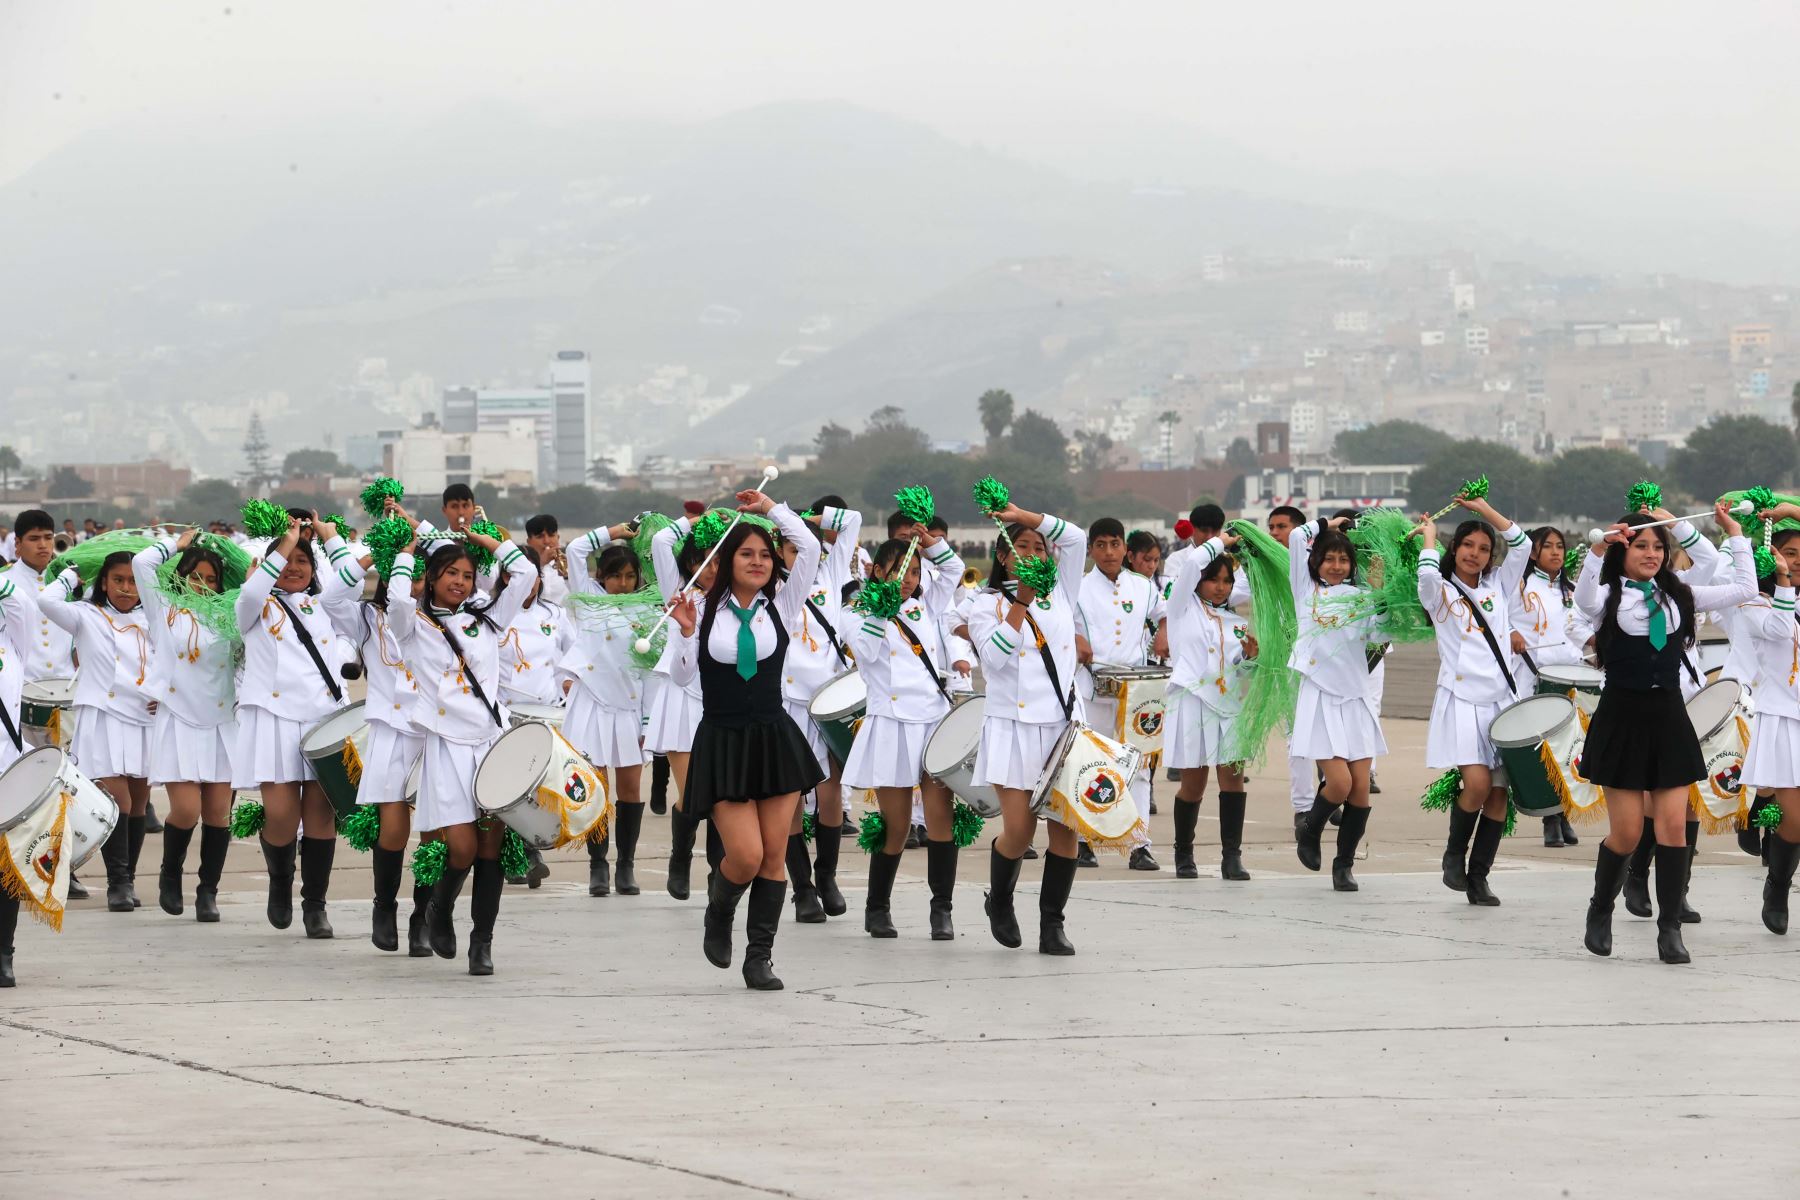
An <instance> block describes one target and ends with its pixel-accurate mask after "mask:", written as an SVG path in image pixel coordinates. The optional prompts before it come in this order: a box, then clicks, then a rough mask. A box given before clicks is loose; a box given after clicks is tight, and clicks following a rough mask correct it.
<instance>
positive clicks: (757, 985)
mask: <svg viewBox="0 0 1800 1200" xmlns="http://www.w3.org/2000/svg"><path fill="white" fill-rule="evenodd" d="M786 903H787V880H785V879H764V878H763V877H762V876H760V875H758V876H757V877H756V878H755V879H752V880H751V881H750V903H749V904H748V905H746V906H745V910H744V935H745V936H744V986H745V987H747V988H750V989H752V990H754V991H758V992H779V991H780V990H781V980H780V979H778V978H776V976H775V931H776V929H778V928H780V926H781V910H782V908H783V907H784V906H785V905H786Z"/></svg>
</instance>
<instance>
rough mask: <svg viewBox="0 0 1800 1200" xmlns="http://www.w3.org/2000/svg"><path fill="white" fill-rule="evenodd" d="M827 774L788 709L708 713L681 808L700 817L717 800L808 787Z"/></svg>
mask: <svg viewBox="0 0 1800 1200" xmlns="http://www.w3.org/2000/svg"><path fill="white" fill-rule="evenodd" d="M824 779H825V775H824V773H823V772H821V771H820V770H819V760H818V758H817V757H816V756H815V755H814V754H813V751H812V747H811V746H809V745H807V744H806V735H805V734H804V733H801V732H800V727H799V726H798V725H796V724H794V718H792V717H790V716H788V715H787V712H786V711H785V710H784V709H781V708H777V709H776V710H775V711H774V713H772V714H771V715H770V716H769V717H767V718H764V719H758V720H752V721H731V722H722V721H718V720H715V719H713V718H711V717H706V716H702V717H701V718H700V727H699V728H698V729H696V730H695V731H694V749H693V752H692V754H691V755H690V756H689V758H688V775H687V787H686V788H685V789H684V790H683V792H682V800H681V807H682V811H683V812H685V813H687V814H688V816H689V817H691V818H693V819H696V820H699V819H702V818H704V817H706V815H707V814H708V813H709V812H711V810H712V806H713V805H715V804H723V803H727V802H730V801H742V800H765V799H767V798H768V797H770V796H785V795H788V794H789V793H792V792H807V791H811V790H812V789H813V788H814V787H816V786H817V785H818V784H819V783H821V782H823V780H824Z"/></svg>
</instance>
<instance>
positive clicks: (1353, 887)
mask: <svg viewBox="0 0 1800 1200" xmlns="http://www.w3.org/2000/svg"><path fill="white" fill-rule="evenodd" d="M1369 812H1370V810H1369V809H1367V808H1357V807H1356V806H1355V805H1353V804H1346V805H1344V819H1343V820H1342V821H1340V822H1338V835H1337V857H1336V858H1334V859H1332V860H1331V886H1332V888H1333V889H1335V890H1336V891H1340V892H1355V891H1360V890H1361V889H1360V888H1359V887H1358V886H1357V883H1356V876H1355V875H1353V874H1351V868H1353V867H1355V866H1356V848H1357V846H1359V845H1360V844H1361V843H1362V839H1363V832H1364V831H1365V830H1366V829H1368V827H1369Z"/></svg>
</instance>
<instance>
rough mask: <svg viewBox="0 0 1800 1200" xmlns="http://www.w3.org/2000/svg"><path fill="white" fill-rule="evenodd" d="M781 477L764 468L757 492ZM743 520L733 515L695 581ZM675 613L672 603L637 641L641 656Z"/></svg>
mask: <svg viewBox="0 0 1800 1200" xmlns="http://www.w3.org/2000/svg"><path fill="white" fill-rule="evenodd" d="M780 475H781V472H780V471H777V470H776V469H775V468H774V467H764V468H763V473H762V482H761V483H759V484H757V485H756V490H757V491H759V492H761V491H765V490H767V488H768V486H769V484H771V483H772V482H774V481H775V479H776V478H778V477H779V476H780ZM743 519H744V514H743V513H741V512H740V513H735V514H733V515H732V518H731V524H729V525H727V526H726V527H725V532H724V533H722V534H720V535H719V540H718V541H716V542H714V543H713V546H712V549H711V550H708V551H707V552H706V557H705V558H703V559H701V560H700V566H699V567H698V568H697V569H696V570H695V571H694V576H693V577H694V578H695V579H698V578H700V576H702V575H704V574H706V565H707V564H708V563H710V562H711V561H712V560H713V556H714V555H716V554H718V552H719V547H720V546H723V545H724V544H725V538H726V536H727V535H729V534H730V533H731V531H732V530H733V529H736V528H737V526H738V522H739V521H741V520H743ZM690 588H691V589H693V590H694V591H699V590H700V589H699V588H697V587H694V585H693V584H691V583H690V584H688V585H687V586H686V587H683V588H682V589H681V591H679V592H676V593H675V599H676V600H679V599H681V597H682V596H683V595H684V594H686V593H687V591H688V590H689V589H690ZM674 612H675V606H674V604H673V603H671V604H670V605H669V607H668V608H665V609H664V610H663V615H662V616H660V617H658V618H657V619H656V624H654V625H652V626H651V627H650V632H649V634H648V635H647V636H645V637H641V638H639V639H638V640H637V645H636V646H635V647H634V648H635V649H636V650H637V652H638V653H639V654H648V653H650V639H651V638H653V637H655V636H656V635H657V632H658V631H659V630H661V629H662V627H663V625H664V624H665V623H667V621H668V619H669V618H670V616H672V615H673V614H674Z"/></svg>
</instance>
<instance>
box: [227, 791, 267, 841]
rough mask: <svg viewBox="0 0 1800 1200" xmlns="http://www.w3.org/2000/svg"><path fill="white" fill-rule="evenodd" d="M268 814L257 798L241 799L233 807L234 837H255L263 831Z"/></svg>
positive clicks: (232, 831) (232, 824)
mask: <svg viewBox="0 0 1800 1200" xmlns="http://www.w3.org/2000/svg"><path fill="white" fill-rule="evenodd" d="M266 819H267V814H266V813H264V812H263V806H262V805H261V804H259V803H258V802H257V801H255V800H240V801H238V802H237V803H236V804H234V805H233V806H232V808H231V836H232V837H234V838H247V837H255V836H256V835H257V834H259V833H261V832H262V829H263V822H264V821H265V820H266Z"/></svg>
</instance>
